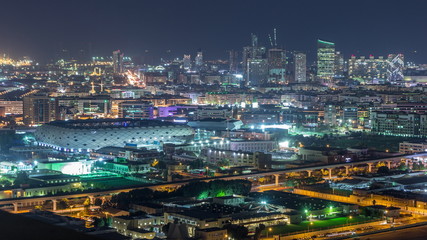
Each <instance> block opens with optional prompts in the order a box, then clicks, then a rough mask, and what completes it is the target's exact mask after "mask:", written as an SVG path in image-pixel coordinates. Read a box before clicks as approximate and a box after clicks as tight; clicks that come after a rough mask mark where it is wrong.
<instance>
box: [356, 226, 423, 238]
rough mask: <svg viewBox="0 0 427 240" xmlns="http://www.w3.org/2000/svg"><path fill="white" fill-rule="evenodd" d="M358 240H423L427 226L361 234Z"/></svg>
mask: <svg viewBox="0 0 427 240" xmlns="http://www.w3.org/2000/svg"><path fill="white" fill-rule="evenodd" d="M358 239H360V240H368V239H370V240H390V239H391V240H393V239H398V240H403V239H408V240H425V239H427V226H421V227H413V228H407V229H401V230H395V231H390V232H385V233H377V234H371V235H366V236H361V237H359V238H358Z"/></svg>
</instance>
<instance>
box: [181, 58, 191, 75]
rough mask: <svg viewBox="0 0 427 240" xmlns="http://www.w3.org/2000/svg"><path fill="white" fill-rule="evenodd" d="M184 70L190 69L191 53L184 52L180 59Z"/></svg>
mask: <svg viewBox="0 0 427 240" xmlns="http://www.w3.org/2000/svg"><path fill="white" fill-rule="evenodd" d="M182 62H183V67H184V70H187V71H188V70H190V69H191V55H186V54H184V58H183V59H182Z"/></svg>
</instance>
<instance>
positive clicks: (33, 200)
mask: <svg viewBox="0 0 427 240" xmlns="http://www.w3.org/2000/svg"><path fill="white" fill-rule="evenodd" d="M412 158H422V159H425V158H427V153H417V154H404V155H397V156H393V157H383V158H377V159H369V160H362V161H357V162H344V163H334V164H326V165H316V166H306V167H296V168H287V169H277V170H269V171H259V172H256V173H247V174H239V175H231V176H219V177H210V178H204V179H190V180H183V181H175V182H168V183H158V184H147V185H141V186H137V187H130V188H119V189H109V190H102V191H91V192H83V193H71V194H61V195H54V196H39V197H21V198H8V199H0V206H4V205H13V206H14V211H15V212H16V211H17V210H18V207H19V206H33V205H40V204H42V203H43V202H45V201H52V202H53V206H54V210H56V201H57V200H58V199H62V198H90V199H91V201H92V202H93V199H94V198H95V197H111V195H114V194H118V193H121V192H129V191H132V190H136V189H144V188H150V189H153V190H156V189H162V188H163V189H164V188H176V187H179V186H182V185H185V184H187V183H190V182H197V181H212V180H234V179H248V178H252V177H264V176H275V184H276V185H279V176H280V175H281V174H286V173H292V172H308V176H311V172H312V171H315V170H321V169H328V170H329V177H331V174H332V169H336V168H342V167H345V168H346V173H347V175H348V174H349V172H348V171H349V168H350V167H352V166H354V165H358V166H359V165H365V166H366V165H367V166H368V172H370V171H372V165H373V164H375V163H379V162H384V163H387V164H388V167H389V168H391V163H396V162H397V163H400V162H401V161H402V160H403V159H406V164H407V165H408V161H409V159H412Z"/></svg>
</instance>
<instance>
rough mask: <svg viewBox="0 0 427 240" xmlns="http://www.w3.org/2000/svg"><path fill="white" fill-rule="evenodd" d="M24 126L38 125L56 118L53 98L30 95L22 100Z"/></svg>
mask: <svg viewBox="0 0 427 240" xmlns="http://www.w3.org/2000/svg"><path fill="white" fill-rule="evenodd" d="M23 102H24V103H23V106H24V107H23V113H24V124H25V125H30V126H32V125H40V124H44V123H48V122H51V121H54V120H55V118H56V104H55V98H52V97H49V96H48V95H30V96H26V97H24V99H23Z"/></svg>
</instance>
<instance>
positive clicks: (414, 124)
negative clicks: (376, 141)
mask: <svg viewBox="0 0 427 240" xmlns="http://www.w3.org/2000/svg"><path fill="white" fill-rule="evenodd" d="M370 119H371V120H370V121H371V128H372V132H374V133H377V134H381V135H393V136H402V137H426V136H427V115H425V114H416V113H404V112H372V113H371V115H370Z"/></svg>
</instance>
